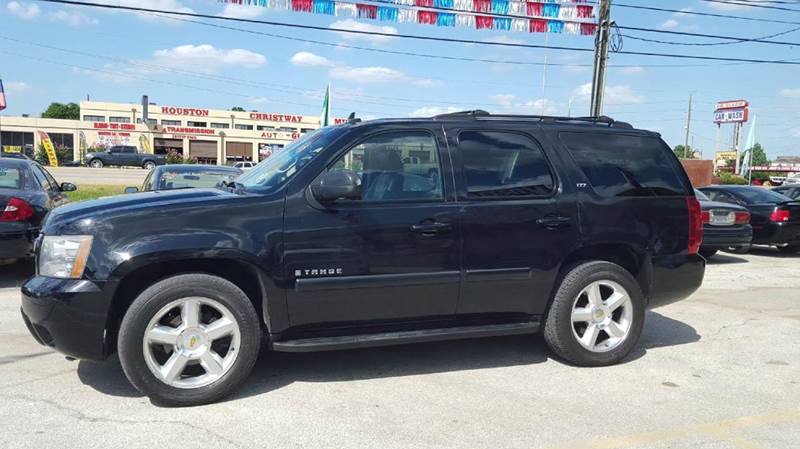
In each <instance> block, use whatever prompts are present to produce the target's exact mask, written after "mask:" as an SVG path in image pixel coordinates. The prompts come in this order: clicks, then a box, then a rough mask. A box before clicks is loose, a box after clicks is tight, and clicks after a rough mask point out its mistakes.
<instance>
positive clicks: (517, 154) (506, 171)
mask: <svg viewBox="0 0 800 449" xmlns="http://www.w3.org/2000/svg"><path fill="white" fill-rule="evenodd" d="M458 152H459V154H460V155H461V162H462V164H463V167H464V177H465V179H466V184H467V196H468V197H469V198H475V199H479V198H498V197H499V198H505V197H526V196H543V195H548V194H550V193H551V192H552V191H553V186H554V181H553V174H552V173H551V172H550V167H549V166H548V165H547V161H546V160H545V157H544V153H542V149H541V148H539V145H537V144H536V143H535V142H534V141H533V140H531V139H530V138H528V137H525V136H524V135H522V134H516V133H511V132H482V131H464V132H462V133H461V134H459V136H458Z"/></svg>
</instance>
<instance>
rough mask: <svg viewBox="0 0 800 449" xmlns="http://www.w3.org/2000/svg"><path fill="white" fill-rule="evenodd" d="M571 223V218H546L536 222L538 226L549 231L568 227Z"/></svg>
mask: <svg viewBox="0 0 800 449" xmlns="http://www.w3.org/2000/svg"><path fill="white" fill-rule="evenodd" d="M570 223H572V219H571V218H569V217H544V218H540V219H538V220H536V224H538V225H539V226H544V227H545V228H547V229H556V228H563V227H567V226H569V225H570Z"/></svg>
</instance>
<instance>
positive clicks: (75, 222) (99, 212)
mask: <svg viewBox="0 0 800 449" xmlns="http://www.w3.org/2000/svg"><path fill="white" fill-rule="evenodd" d="M237 196H239V195H237V194H235V193H231V192H228V191H224V190H220V189H181V190H164V191H157V192H142V193H134V194H127V195H125V194H123V195H116V196H110V197H105V198H99V199H96V200H90V201H85V202H81V203H74V204H68V205H66V206H62V207H59V208H57V209H55V210H53V211H51V212H50V214H49V215H48V217H47V219H46V222H45V224H44V226H43V227H42V230H43V232H44V233H45V234H49V235H59V234H73V235H75V234H92V230H93V229H94V228H95V227H96V226H97V225H98V224H99V223H101V222H105V221H108V220H109V219H113V218H118V217H123V216H125V215H128V214H135V215H137V216H138V217H139V218H141V217H143V216H146V215H148V214H150V215H153V219H158V218H159V217H161V216H163V214H164V213H169V214H174V213H180V211H181V210H184V209H188V208H193V207H197V206H203V205H207V204H210V203H212V202H219V201H225V200H228V199H230V198H234V197H237Z"/></svg>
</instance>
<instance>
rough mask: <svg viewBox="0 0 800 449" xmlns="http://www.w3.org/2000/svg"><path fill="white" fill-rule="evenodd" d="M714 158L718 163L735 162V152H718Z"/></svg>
mask: <svg viewBox="0 0 800 449" xmlns="http://www.w3.org/2000/svg"><path fill="white" fill-rule="evenodd" d="M716 156H717V160H718V161H727V160H736V152H735V151H718V152H717V154H716Z"/></svg>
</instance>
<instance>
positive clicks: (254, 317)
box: [117, 274, 262, 406]
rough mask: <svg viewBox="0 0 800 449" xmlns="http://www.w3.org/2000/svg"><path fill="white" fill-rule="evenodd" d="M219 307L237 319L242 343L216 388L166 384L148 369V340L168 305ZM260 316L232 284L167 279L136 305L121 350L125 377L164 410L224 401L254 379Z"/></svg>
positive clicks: (195, 277) (202, 278)
mask: <svg viewBox="0 0 800 449" xmlns="http://www.w3.org/2000/svg"><path fill="white" fill-rule="evenodd" d="M192 296H197V297H203V298H210V299H213V300H216V301H218V302H219V303H220V304H222V305H223V306H225V307H227V308H228V310H230V311H231V313H232V314H233V315H234V317H235V319H236V323H237V324H238V326H239V331H240V333H241V339H240V342H239V348H238V351H239V354H238V356H237V357H236V359H235V361H234V362H233V365H232V366H231V367H230V369H229V370H228V371H227V372H226V373H225V374H224V375H223V376H222V377H221V378H219V379H218V380H216V381H215V382H214V383H212V384H210V385H207V386H203V387H199V388H191V389H183V388H177V387H173V386H170V385H167V384H166V383H164V382H162V381H160V380H159V379H158V378H156V376H155V375H154V374H153V373H152V372H151V371H150V369H149V368H148V367H147V363H146V361H145V356H144V348H143V339H144V332H145V329H146V328H147V325H148V323H149V322H150V320H151V319H152V318H153V317H154V315H155V314H157V313H158V311H159V310H161V309H162V308H163V307H165V306H166V305H167V304H169V303H171V302H172V301H175V300H177V299H181V298H186V297H192ZM261 337H262V331H261V326H260V323H259V318H258V314H257V313H256V311H255V308H254V307H253V304H252V302H251V301H250V299H249V298H248V297H247V295H245V294H244V292H242V290H240V289H239V288H238V287H237V286H236V285H234V284H232V283H231V282H229V281H227V280H225V279H222V278H219V277H216V276H211V275H207V274H183V275H179V276H174V277H171V278H167V279H164V280H162V281H160V282H158V283H156V284H154V285H152V286H150V287H149V288H148V289H146V290H145V291H144V292H142V293H141V294H140V295H139V296H138V297H137V298H136V300H134V302H133V304H131V306H130V308H129V309H128V311H127V312H126V313H125V317H124V318H123V320H122V325H121V327H120V332H119V339H118V343H117V349H118V351H119V359H120V362H121V364H122V369H123V370H124V371H125V375H126V376H127V377H128V380H130V382H131V384H133V386H134V387H136V389H137V390H139V391H140V392H142V393H144V394H145V395H147V396H148V397H150V399H151V400H152V401H153V402H154V403H156V404H158V405H164V406H193V405H202V404H208V403H212V402H215V401H218V400H220V399H222V398H224V397H225V396H227V395H229V394H230V393H232V392H233V391H234V390H235V389H236V388H238V387H239V386H240V385H241V384H242V383H243V382H244V381H245V380H246V379H247V377H248V376H249V374H250V371H251V370H252V369H253V365H255V362H256V359H257V358H258V353H259V351H260V349H261Z"/></svg>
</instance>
